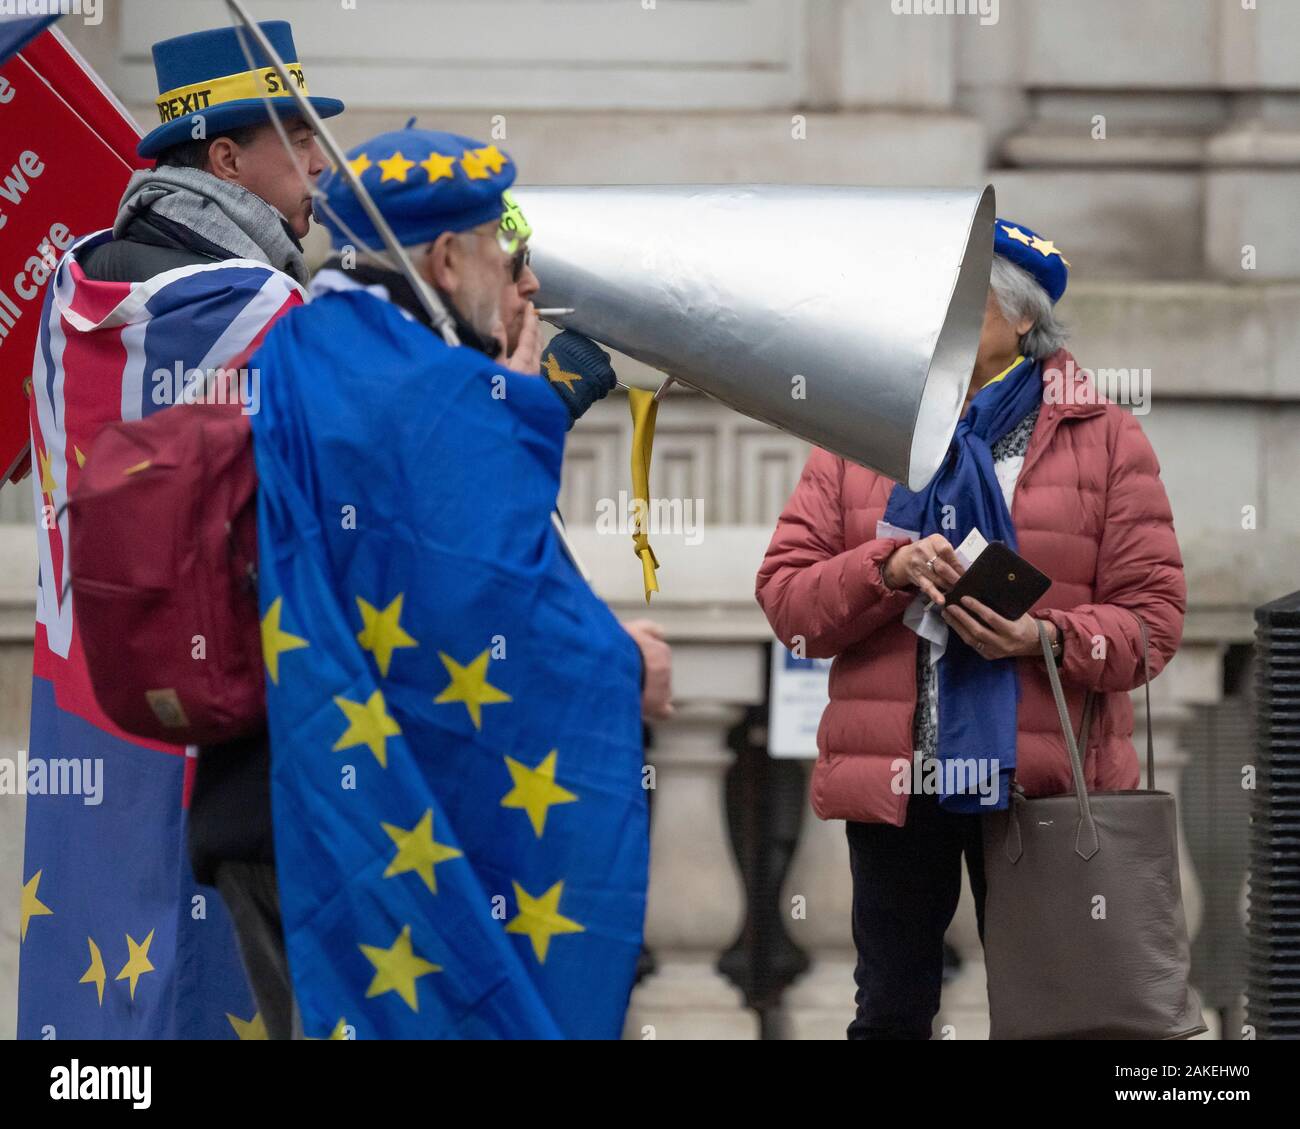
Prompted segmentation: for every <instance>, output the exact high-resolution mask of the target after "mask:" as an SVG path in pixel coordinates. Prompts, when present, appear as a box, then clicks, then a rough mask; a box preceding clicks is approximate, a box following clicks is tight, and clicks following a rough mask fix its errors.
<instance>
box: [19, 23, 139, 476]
mask: <svg viewBox="0 0 1300 1129" xmlns="http://www.w3.org/2000/svg"><path fill="white" fill-rule="evenodd" d="M139 138H140V131H139V129H138V128H137V127H136V125H135V122H134V121H132V119H131V116H130V115H129V114H128V113H127V112H126V110H125V108H124V107H123V106H122V105H121V103H119V102H118V100H117V99H116V98H115V97H114V96H113V94H112V93H111V92H110V91H109V89H108V88H107V87H106V86H105V85H104V84H103V83H102V82H101V81H100V79H99V77H98V76H97V75H96V74H95V73H94V71H92V70H91V69H90V67H89V66H87V64H86V62H85V61H84V60H83V59H82V58H81V56H80V55H78V54H77V52H76V51H75V50H73V48H72V47H71V45H69V44H68V42H67V40H65V39H64V38H63V37H62V36H60V35H58V34H57V33H56V32H54V31H46V32H44V33H43V34H41V35H39V36H37V37H36V38H35V39H33V40H32V41H31V42H30V43H28V44H27V46H25V47H24V48H23V49H22V50H21V51H19V52H18V53H17V54H16V55H14V56H13V57H12V58H11V59H9V60H8V61H7V62H6V63H5V64H4V65H3V66H0V472H2V476H0V483H2V482H3V480H4V478H7V477H9V476H10V475H12V474H15V473H17V474H19V475H20V474H21V473H22V470H23V468H24V467H25V465H26V462H27V446H28V437H29V428H28V415H27V412H28V408H27V404H28V397H27V389H26V385H27V383H28V381H30V379H31V373H32V356H33V353H34V351H35V348H36V340H37V331H38V329H39V327H40V321H41V316H40V315H41V306H42V304H43V302H44V300H45V283H46V282H47V281H48V280H49V278H50V275H51V274H52V273H53V271H54V267H55V264H56V263H57V262H58V259H59V256H60V255H62V254H63V252H64V251H65V250H66V249H67V248H68V246H69V245H70V244H71V243H72V241H73V240H74V239H75V238H77V237H78V236H81V235H85V234H87V233H89V232H92V231H98V230H99V229H101V228H104V227H109V226H111V225H112V223H113V218H114V216H115V215H116V214H117V205H118V201H119V200H120V199H121V198H122V192H123V190H124V189H125V188H126V182H127V181H128V180H129V179H130V177H131V173H132V172H133V171H134V170H135V169H137V168H148V167H149V164H150V162H148V161H144V160H141V158H139V157H137V156H136V155H135V146H136V142H137V141H138V140H139Z"/></svg>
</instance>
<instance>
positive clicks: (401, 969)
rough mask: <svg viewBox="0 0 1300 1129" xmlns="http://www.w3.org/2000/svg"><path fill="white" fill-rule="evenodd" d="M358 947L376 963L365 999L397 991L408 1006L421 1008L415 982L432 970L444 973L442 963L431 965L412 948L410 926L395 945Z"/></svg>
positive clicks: (404, 927) (369, 959) (372, 962)
mask: <svg viewBox="0 0 1300 1129" xmlns="http://www.w3.org/2000/svg"><path fill="white" fill-rule="evenodd" d="M358 947H359V948H360V949H361V951H362V952H363V953H365V954H366V960H368V961H369V962H370V963H371V964H373V965H374V966H375V978H374V979H373V980H372V981H371V982H370V987H369V988H367V989H366V999H371V998H373V997H374V996H382V995H383V994H384V993H385V992H396V993H397V994H398V995H399V996H401V997H402V999H404V1000H405V1001H406V1006H407V1007H409V1008H410V1009H411V1010H412V1011H419V1010H420V1001H419V998H418V997H417V996H416V994H415V982H416V981H417V980H418V979H419V978H420V977H421V976H428V975H429V973H431V972H441V971H442V966H441V965H437V964H431V963H430V962H429V961H427V960H425V959H424V958H423V957H421V956H418V955H417V954H416V953H415V952H414V951H413V950H412V948H411V927H410V926H409V925H404V926H402V931H401V933H399V934H398V935H397V940H395V941H394V942H393V945H392V948H388V949H381V948H379V947H378V946H377V945H360V946H358Z"/></svg>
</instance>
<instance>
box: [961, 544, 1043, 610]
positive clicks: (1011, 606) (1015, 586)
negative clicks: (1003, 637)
mask: <svg viewBox="0 0 1300 1129" xmlns="http://www.w3.org/2000/svg"><path fill="white" fill-rule="evenodd" d="M1051 586H1052V579H1051V577H1049V576H1048V575H1047V574H1046V573H1043V572H1039V570H1038V569H1036V568H1034V566H1033V565H1031V564H1030V563H1029V562H1028V561H1027V560H1025V558H1024V557H1022V556H1019V555H1018V554H1016V553H1014V552H1012V551H1011V550H1010V549H1008V548H1007V546H1006V545H1004V544H1003V543H1002V542H1001V541H990V542H989V543H988V546H987V547H986V548H985V550H984V551H983V552H982V553H980V555H979V556H978V557H976V558H975V563H974V564H973V565H971V566H970V568H968V569H967V570H966V571H965V572H964V573H962V575H961V579H959V580H958V581H957V583H956V584H954V585H953V586H952V588H951V589H950V590H949V591H947V592H945V593H944V597H943V598H944V602H945V603H946V604H957V603H958V602H959V601H960V600H961V598H962V597H963V596H973V597H974V598H975V599H977V600H978V601H979V602H980V603H981V604H984V605H985V606H986V607H990V608H992V609H993V610H994V611H995V612H997V613H998V615H1000V616H1002V617H1003V618H1004V619H1019V618H1020V617H1021V616H1022V615H1024V614H1025V612H1027V611H1028V610H1029V609H1030V608H1032V607H1033V606H1034V604H1036V603H1037V602H1038V601H1039V600H1040V599H1041V598H1042V596H1043V594H1044V593H1045V592H1046V591H1047V590H1048V589H1049V588H1050V587H1051ZM965 610H966V611H968V612H970V614H971V615H975V612H973V611H971V609H970V608H966V609H965Z"/></svg>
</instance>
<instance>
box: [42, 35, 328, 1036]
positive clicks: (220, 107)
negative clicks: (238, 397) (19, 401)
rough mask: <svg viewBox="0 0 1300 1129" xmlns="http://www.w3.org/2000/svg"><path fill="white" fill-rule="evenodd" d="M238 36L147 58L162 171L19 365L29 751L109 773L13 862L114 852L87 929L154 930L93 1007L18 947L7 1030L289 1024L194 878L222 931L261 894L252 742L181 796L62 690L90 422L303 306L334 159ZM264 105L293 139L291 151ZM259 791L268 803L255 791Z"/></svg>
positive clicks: (160, 760)
mask: <svg viewBox="0 0 1300 1129" xmlns="http://www.w3.org/2000/svg"><path fill="white" fill-rule="evenodd" d="M261 27H262V30H263V31H264V32H265V34H266V36H267V38H268V39H269V40H270V42H271V44H272V45H273V47H274V48H275V50H276V52H277V53H278V54H279V55H280V56H281V58H282V59H283V60H284V61H285V62H286V63H287V65H288V70H289V72H290V75H291V77H292V80H293V81H294V82H295V83H296V84H297V85H298V86H299V87H300V88H301V89H302V90H304V91H305V90H306V88H307V81H308V80H307V75H306V71H305V68H304V67H303V65H302V64H301V63H300V62H299V60H298V54H297V51H296V49H295V48H294V43H293V35H292V31H291V29H290V27H289V25H288V24H287V23H284V22H282V21H277V22H269V23H264V24H262V25H261ZM244 39H245V41H246V43H247V46H248V49H249V52H250V54H249V55H246V54H245V50H244V46H243V45H242V44H241V41H240V33H239V32H237V31H236V30H235V29H234V28H229V27H227V28H220V29H215V30H211V31H200V32H196V33H194V34H190V35H182V36H178V37H176V38H174V39H168V40H164V41H163V42H160V43H158V44H156V45H155V46H154V48H153V58H154V65H155V68H156V70H157V77H158V92H159V94H158V99H157V105H158V113H159V119H160V122H159V125H158V126H157V127H156V128H155V129H154V130H152V131H151V132H150V133H149V134H148V135H147V136H146V137H144V138H143V139H142V140H141V142H140V144H139V152H140V154H141V155H142V156H145V157H153V158H156V160H157V167H156V168H155V169H150V170H143V171H140V172H137V173H136V174H135V175H134V176H133V177H132V178H131V180H130V182H129V184H128V186H127V189H126V192H125V194H124V196H123V198H122V201H121V204H120V207H119V211H118V214H117V218H116V221H115V223H114V225H113V227H112V228H111V229H109V230H105V231H100V232H94V233H91V234H89V235H86V236H84V237H82V238H80V239H78V240H77V242H76V243H75V244H74V245H73V246H72V247H71V248H70V249H69V250H68V252H67V254H66V255H65V256H64V258H63V260H62V261H61V262H60V264H59V267H58V268H57V272H56V275H55V281H54V282H53V283H52V284H51V285H50V286H49V288H48V290H47V293H46V301H45V307H44V312H43V314H42V322H43V325H42V328H41V333H40V337H39V340H38V343H37V348H36V351H35V356H34V358H33V362H32V371H33V379H32V398H33V402H34V403H33V409H34V410H33V419H34V424H33V445H34V447H35V448H36V449H38V450H39V451H40V452H41V453H42V457H43V459H44V464H43V467H44V469H45V473H44V474H42V475H41V476H38V484H39V486H40V488H41V490H42V491H43V492H44V493H45V494H46V497H43V498H42V499H41V504H40V505H38V507H37V513H38V514H43V513H45V512H46V510H47V508H48V512H50V513H57V514H58V515H59V516H58V519H57V521H55V522H45V521H38V526H37V538H38V548H39V552H40V560H41V565H40V569H39V582H38V593H37V608H38V610H37V618H38V621H39V624H40V625H41V638H42V645H43V646H47V647H48V652H49V656H50V657H49V662H48V663H47V664H46V668H48V669H51V670H52V671H53V674H52V676H51V677H50V678H49V679H42V678H38V679H36V680H34V683H33V686H34V702H33V709H32V741H31V745H30V747H31V748H32V749H33V750H37V749H39V751H40V754H41V755H42V756H47V757H62V756H69V755H72V753H73V750H74V749H75V750H76V755H78V756H81V755H83V754H85V753H86V752H87V750H88V749H89V748H92V747H93V748H94V750H95V755H96V756H99V757H100V758H101V759H102V761H103V764H104V772H105V774H106V776H107V777H108V778H109V779H111V780H115V781H118V782H119V783H118V785H117V786H116V787H115V788H112V789H110V790H109V791H108V792H107V793H106V797H105V800H104V803H103V804H102V805H100V806H99V807H96V808H89V807H87V808H84V809H82V808H80V807H77V808H71V809H70V808H69V807H68V806H67V805H62V806H60V805H56V804H53V803H45V802H40V801H38V802H35V803H32V804H30V805H29V808H28V819H27V841H26V869H27V871H28V873H29V874H31V873H35V872H37V871H41V872H42V873H43V874H44V875H45V878H46V886H47V889H48V888H49V886H50V885H51V884H53V876H54V875H55V874H60V875H61V876H62V880H63V882H64V893H65V894H67V893H68V890H69V886H68V883H69V882H70V880H71V879H70V875H72V874H75V873H78V872H81V873H87V872H90V871H91V870H93V869H94V864H95V862H96V860H95V858H94V854H93V853H94V852H95V850H96V844H99V843H103V842H105V841H109V842H112V843H113V845H114V849H115V850H116V851H119V852H120V853H121V854H122V856H123V857H126V858H130V859H131V860H132V862H133V866H132V867H131V868H122V874H123V878H122V881H121V882H120V883H119V882H112V883H105V884H103V885H104V889H102V890H91V891H88V892H86V894H85V896H84V897H83V898H81V899H80V901H81V902H83V903H84V905H83V906H82V907H81V908H82V909H83V910H84V912H85V913H86V915H87V922H90V921H91V919H93V921H94V923H95V928H96V929H100V930H103V929H107V928H109V926H108V925H107V924H106V923H107V922H109V921H112V922H114V923H115V924H116V923H117V922H118V921H119V920H120V921H122V922H125V921H128V920H129V921H131V922H139V924H137V925H133V926H132V928H133V929H135V930H136V931H138V933H139V936H140V937H147V939H146V940H145V941H141V942H140V943H139V946H138V953H137V952H136V950H134V949H133V950H132V954H133V955H132V962H133V963H132V965H131V967H132V968H134V969H137V970H139V972H147V975H145V976H144V977H143V979H141V980H138V982H137V979H134V978H133V979H131V981H130V991H129V994H128V995H125V996H121V995H119V997H116V998H115V997H112V996H110V995H108V994H106V993H104V992H103V981H102V980H101V979H99V972H98V965H99V964H100V963H102V962H101V961H100V959H99V958H98V957H96V959H95V961H93V962H92V967H91V969H90V970H89V972H88V974H87V975H88V977H89V979H87V980H83V983H88V984H91V985H94V984H95V983H96V981H97V980H98V983H99V985H100V992H99V996H98V998H96V993H95V992H94V991H93V990H92V991H91V992H90V993H89V1002H87V1000H86V999H85V998H84V995H78V994H69V993H64V992H59V993H56V994H55V995H54V996H53V997H51V995H50V992H49V990H48V988H47V987H45V986H46V985H49V984H55V983H57V984H62V982H63V977H64V976H65V973H66V969H65V965H66V963H67V961H68V960H69V959H71V958H70V956H69V955H68V953H65V952H63V951H62V950H61V949H59V948H58V943H62V942H59V939H58V938H56V937H54V936H53V935H51V936H50V937H47V938H45V939H43V940H42V942H41V944H39V945H32V946H28V947H27V948H26V949H25V951H24V954H23V967H22V973H21V977H22V979H21V984H20V1007H19V1012H20V1014H19V1029H20V1033H22V1034H24V1035H29V1036H33V1037H39V1035H40V1032H41V1031H42V1029H43V1028H45V1027H47V1026H49V1025H51V1024H54V1025H57V1027H58V1030H59V1034H60V1035H62V1036H66V1037H74V1038H75V1037H81V1038H128V1037H129V1038H164V1037H171V1038H175V1037H180V1038H186V1037H200V1038H213V1037H228V1038H230V1037H234V1036H235V1035H236V1034H239V1035H241V1037H242V1036H244V1035H247V1034H248V1033H250V1032H253V1031H260V1030H263V1029H266V1030H271V1028H272V1027H273V1026H275V1025H276V1024H279V1023H280V1022H281V1020H280V1017H281V1016H282V1015H284V1016H287V1015H288V1009H287V1007H284V1008H280V1009H278V1010H275V1011H274V1012H271V1013H268V1014H266V1015H263V1016H261V1017H259V1016H258V1014H257V1012H258V1009H257V1008H255V1007H254V1006H253V1004H252V1003H251V1002H250V1001H249V999H248V992H247V988H246V987H245V985H244V980H243V977H241V976H240V973H239V953H238V952H237V950H236V946H235V939H234V937H233V936H232V934H231V930H230V924H229V922H228V921H227V919H226V916H225V914H224V913H223V912H222V906H221V904H220V900H218V899H216V898H214V897H212V896H211V893H210V892H202V891H200V890H196V888H195V879H196V878H197V880H198V881H199V882H201V883H205V884H216V885H218V886H219V887H220V889H221V891H222V894H223V897H224V900H225V901H226V903H227V904H228V905H230V907H231V908H232V910H233V913H234V916H235V917H236V919H237V924H239V923H240V922H241V921H242V920H246V919H247V918H248V917H249V916H250V914H251V913H252V910H251V909H250V906H252V905H255V904H256V903H257V900H258V899H259V898H261V897H262V896H263V894H264V891H263V890H261V889H260V888H258V887H257V886H256V884H255V882H254V881H253V880H252V879H250V878H249V874H250V873H252V872H248V871H241V869H240V867H244V868H248V867H256V866H258V865H259V864H262V863H268V862H269V861H270V860H271V858H272V857H273V856H272V843H271V839H270V834H269V824H270V818H269V812H257V811H251V810H249V809H248V807H247V804H246V798H247V797H248V796H249V795H253V796H256V795H258V794H259V793H258V790H257V788H256V777H257V776H258V774H259V773H260V774H262V776H263V777H265V772H266V764H265V756H264V744H265V739H264V738H263V739H261V740H260V741H259V740H251V741H244V742H239V743H236V744H233V745H231V746H229V747H223V748H221V749H216V750H204V751H203V753H202V754H201V755H200V758H199V760H200V762H201V763H203V764H206V763H208V762H215V761H218V760H219V761H220V762H221V765H222V770H223V771H222V773H221V774H220V775H219V777H218V778H217V779H215V780H210V779H209V778H208V776H207V774H206V773H205V772H204V771H202V770H200V771H198V772H197V773H196V774H195V775H194V778H193V780H194V786H193V789H192V790H191V789H190V788H189V786H188V782H189V779H190V771H189V770H190V769H193V767H194V765H193V762H192V761H191V762H188V763H187V758H186V757H184V756H178V755H171V754H175V753H178V752H179V750H172V751H171V754H168V753H166V752H161V751H159V750H157V749H156V748H154V747H151V746H146V745H144V744H143V743H140V742H136V741H135V740H133V739H132V738H131V737H129V736H127V735H125V734H122V733H121V732H120V731H116V730H115V729H113V728H112V727H110V726H109V725H108V724H107V721H106V719H104V718H103V717H102V715H100V714H98V713H97V712H96V711H95V710H94V709H93V708H90V707H89V706H87V705H86V704H85V702H84V694H83V695H82V697H81V698H78V697H77V695H76V694H75V692H74V691H75V688H76V687H77V686H78V685H82V684H84V681H85V673H84V670H81V671H80V672H79V667H78V663H79V662H81V659H80V648H79V647H78V646H77V644H76V631H75V625H74V622H73V619H74V610H73V606H72V601H70V600H67V599H65V598H63V597H64V596H66V593H67V585H68V569H69V565H68V556H67V552H66V546H67V545H68V543H69V536H70V534H69V529H68V523H69V521H70V520H73V519H72V518H71V517H70V515H69V512H68V509H67V505H66V503H67V498H68V495H69V494H70V493H71V492H72V491H73V490H74V489H75V487H76V484H77V481H78V477H79V470H80V465H81V462H82V460H83V459H84V458H86V457H93V450H92V443H93V441H94V439H95V437H96V436H97V434H98V432H99V430H100V429H101V428H102V427H103V426H104V425H105V424H107V423H109V422H112V421H116V420H119V419H126V420H129V419H136V418H140V417H142V416H146V415H150V414H152V413H153V412H156V411H159V410H161V409H162V408H163V407H166V406H168V404H170V403H172V402H174V394H173V393H172V389H173V388H174V384H173V380H172V378H171V377H170V376H169V375H168V374H174V373H176V372H181V371H183V372H185V373H190V372H193V371H195V370H197V371H199V372H201V373H204V374H205V375H207V374H212V373H213V372H214V370H216V369H218V368H220V367H222V366H228V365H230V366H232V367H234V366H238V365H240V364H242V363H243V362H242V359H241V358H243V357H245V356H247V354H249V353H250V352H252V351H253V349H255V348H256V345H257V344H258V343H259V342H260V341H261V339H262V338H263V337H264V336H265V335H266V332H267V331H268V329H269V328H270V326H271V324H272V323H273V322H275V321H276V320H277V319H278V318H279V317H280V316H281V315H283V314H284V313H286V312H287V311H288V310H290V309H292V308H293V307H295V306H299V305H302V304H303V302H304V301H305V300H306V291H305V290H304V289H303V286H304V284H305V283H306V281H307V269H306V265H305V263H304V260H303V252H302V246H301V244H300V242H299V240H300V238H301V236H303V235H305V234H306V232H307V230H308V225H309V223H310V218H311V192H312V189H313V186H314V183H315V181H316V179H317V178H318V177H319V176H320V174H321V172H322V171H323V170H324V168H325V167H326V163H327V162H326V160H325V158H324V156H323V154H322V152H321V150H320V147H319V146H318V145H317V143H316V138H315V135H314V132H313V130H312V129H311V128H310V127H309V126H308V125H307V124H306V123H305V122H304V121H303V120H302V118H301V117H300V116H299V114H298V111H297V108H296V104H295V102H294V100H293V98H292V96H291V95H290V93H289V92H288V91H287V90H285V89H284V88H283V84H282V83H281V82H280V81H279V78H278V77H277V75H276V72H275V70H274V69H273V68H271V67H270V66H268V65H267V64H268V61H269V60H268V58H267V57H266V56H265V55H263V54H262V53H261V52H260V51H259V50H258V48H257V46H256V44H254V43H253V42H252V40H251V38H249V37H248V36H247V33H244ZM250 55H251V62H250ZM309 97H310V98H311V101H312V103H313V104H314V105H315V108H316V110H317V111H318V112H319V113H320V114H321V115H322V116H332V115H335V114H338V113H340V112H341V111H342V109H343V104H342V103H341V102H339V101H337V100H336V99H332V98H321V97H317V96H316V95H310V96H309ZM272 113H275V114H277V115H279V116H280V119H281V124H282V125H283V127H284V128H285V129H286V130H287V132H288V136H289V140H290V148H289V149H288V150H286V148H285V146H284V145H283V144H282V143H281V140H280V138H279V136H278V132H277V130H276V128H275V126H274V124H273V123H272V121H271V117H270V115H271V114H272ZM159 374H161V377H160V375H159ZM252 379H253V380H256V379H257V376H256V373H255V372H254V373H253V374H252ZM74 456H75V457H74ZM123 536H124V537H133V536H140V537H146V538H147V537H148V530H124V531H123ZM87 723H88V724H87ZM250 780H252V781H254V783H253V784H252V785H251V786H250V785H249V783H248V782H249V781H250ZM209 785H214V786H215V790H213V789H211V788H209ZM260 794H261V795H262V796H263V802H264V803H269V800H267V799H266V792H265V785H264V784H263V789H262V791H261V793H260ZM187 799H188V801H189V822H190V830H191V831H196V830H197V831H198V833H199V834H200V837H201V838H202V839H203V840H204V841H205V842H206V843H207V844H208V845H209V847H210V848H211V850H210V851H209V852H208V853H207V854H202V853H201V854H199V855H197V856H196V858H197V860H198V862H199V863H200V865H198V866H196V867H195V869H194V874H193V875H191V873H190V868H189V867H188V866H187V865H186V862H185V858H184V855H185V852H184V843H183V839H184V836H185V834H186V831H185V827H186V820H185V817H184V815H183V811H184V807H185V801H186V800H187ZM196 824H199V825H200V826H197V827H196ZM77 852H82V854H78V853H77ZM215 857H221V858H222V859H224V860H225V861H227V862H229V863H231V864H232V866H231V868H229V869H228V870H227V871H226V873H225V874H224V875H219V874H217V873H216V871H215V870H214V869H212V868H208V867H204V866H203V865H202V863H203V862H204V861H205V860H206V859H210V858H215ZM146 858H147V859H148V860H149V864H148V865H146V863H145V861H143V860H145V859H146ZM254 877H255V874H254ZM110 887H111V888H110ZM69 897H70V895H69ZM101 903H102V904H101ZM65 904H67V903H65ZM199 907H202V911H201V912H200V908H199ZM64 922H65V923H66V927H65V929H64V930H63V933H62V934H60V935H59V936H60V937H64V939H65V940H67V943H68V944H72V945H75V946H81V947H82V948H81V949H80V950H78V957H80V956H81V955H82V954H83V953H84V946H85V945H86V940H85V936H84V935H75V936H74V934H75V933H76V930H75V929H73V928H72V919H71V918H70V917H65V918H64ZM151 929H152V930H155V931H154V932H150V930H151ZM238 932H239V934H240V937H241V940H245V941H248V940H250V938H251V940H252V947H249V946H247V945H246V946H245V948H244V953H243V955H244V956H245V958H248V959H250V960H251V961H253V962H257V961H262V960H263V958H262V957H261V955H260V947H259V946H258V944H257V938H256V936H255V935H253V934H249V933H248V932H247V931H246V930H245V929H243V928H242V927H241V928H240V929H239V930H238ZM83 934H84V931H83ZM132 936H133V937H134V936H135V934H134V933H133V934H132ZM94 944H95V943H94V942H92V944H91V949H92V951H93V950H94ZM102 959H103V961H107V962H110V963H111V962H113V961H116V960H118V956H117V953H116V951H115V950H110V949H109V948H105V949H104V950H103V958H102ZM114 971H116V969H114ZM137 975H138V973H137ZM64 1009H66V1010H64ZM284 1023H285V1026H284V1027H283V1029H282V1030H283V1033H284V1034H287V1033H288V1028H287V1019H286V1020H284ZM280 1030H281V1028H279V1027H276V1031H277V1033H279V1032H280Z"/></svg>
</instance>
